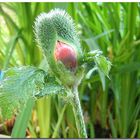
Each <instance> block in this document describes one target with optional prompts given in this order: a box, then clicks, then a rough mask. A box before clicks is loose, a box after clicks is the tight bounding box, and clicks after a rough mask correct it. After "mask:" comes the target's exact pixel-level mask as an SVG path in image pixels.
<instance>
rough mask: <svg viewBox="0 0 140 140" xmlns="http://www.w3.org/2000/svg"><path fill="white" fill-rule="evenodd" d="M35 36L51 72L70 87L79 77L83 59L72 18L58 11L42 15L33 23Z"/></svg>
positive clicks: (62, 11)
mask: <svg viewBox="0 0 140 140" xmlns="http://www.w3.org/2000/svg"><path fill="white" fill-rule="evenodd" d="M35 34H36V39H37V41H38V43H39V46H41V48H42V49H43V50H44V53H45V55H46V58H47V61H48V64H49V67H50V69H51V71H52V72H53V73H54V74H55V75H56V76H57V77H58V79H60V80H61V81H62V83H63V84H66V85H72V84H73V83H74V81H76V79H79V77H80V76H79V74H77V73H80V72H79V71H81V68H80V62H81V59H82V57H83V54H82V51H81V46H80V43H79V39H78V36H77V32H76V30H75V27H74V23H73V20H72V18H71V17H70V16H69V15H68V14H67V13H66V12H65V11H64V10H60V9H54V10H51V11H50V12H49V13H48V14H46V13H43V14H41V15H40V16H38V17H37V19H36V21H35ZM82 71H83V70H82ZM77 75H78V76H77Z"/></svg>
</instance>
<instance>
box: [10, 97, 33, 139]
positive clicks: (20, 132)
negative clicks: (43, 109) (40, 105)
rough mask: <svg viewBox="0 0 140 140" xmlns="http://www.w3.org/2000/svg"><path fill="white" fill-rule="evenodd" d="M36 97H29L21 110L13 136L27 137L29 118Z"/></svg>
mask: <svg viewBox="0 0 140 140" xmlns="http://www.w3.org/2000/svg"><path fill="white" fill-rule="evenodd" d="M34 102H35V101H34V99H32V98H31V99H29V100H28V101H27V103H26V106H25V107H24V108H23V110H22V111H21V112H20V114H19V115H18V116H17V118H16V122H15V124H14V128H13V130H12V134H11V137H12V138H25V136H26V128H27V126H28V122H29V119H30V117H31V113H32V109H33V106H34Z"/></svg>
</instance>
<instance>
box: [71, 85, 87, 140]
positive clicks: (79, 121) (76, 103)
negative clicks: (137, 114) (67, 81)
mask: <svg viewBox="0 0 140 140" xmlns="http://www.w3.org/2000/svg"><path fill="white" fill-rule="evenodd" d="M72 92H73V95H74V96H73V100H72V105H73V111H74V115H75V121H76V126H77V129H78V134H79V137H80V138H87V132H86V127H85V123H84V118H83V114H82V108H81V104H80V100H79V96H78V88H77V86H75V87H74V88H73V90H72Z"/></svg>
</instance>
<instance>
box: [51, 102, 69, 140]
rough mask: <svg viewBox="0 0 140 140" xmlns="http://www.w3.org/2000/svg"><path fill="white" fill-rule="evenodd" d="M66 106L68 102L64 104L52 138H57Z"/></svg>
mask: <svg viewBox="0 0 140 140" xmlns="http://www.w3.org/2000/svg"><path fill="white" fill-rule="evenodd" d="M66 106H67V104H65V105H64V107H63V109H62V111H61V112H60V116H59V119H58V121H57V124H56V127H55V129H54V132H53V134H52V138H56V137H57V133H58V130H59V127H60V124H61V121H62V119H63V115H64V112H65V109H66Z"/></svg>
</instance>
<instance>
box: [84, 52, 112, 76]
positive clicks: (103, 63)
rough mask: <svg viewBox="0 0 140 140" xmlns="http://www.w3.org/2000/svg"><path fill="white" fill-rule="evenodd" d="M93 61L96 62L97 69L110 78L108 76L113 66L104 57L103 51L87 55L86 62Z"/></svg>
mask: <svg viewBox="0 0 140 140" xmlns="http://www.w3.org/2000/svg"><path fill="white" fill-rule="evenodd" d="M91 61H94V62H95V64H96V66H97V68H98V69H99V70H100V71H101V72H103V73H104V74H105V75H106V76H107V77H108V78H109V76H108V75H109V71H110V69H111V65H112V64H111V62H110V61H109V60H107V58H106V57H105V56H103V55H102V51H100V50H94V51H91V52H88V53H87V54H85V56H84V62H91Z"/></svg>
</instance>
